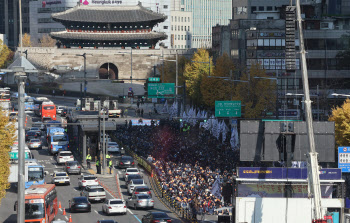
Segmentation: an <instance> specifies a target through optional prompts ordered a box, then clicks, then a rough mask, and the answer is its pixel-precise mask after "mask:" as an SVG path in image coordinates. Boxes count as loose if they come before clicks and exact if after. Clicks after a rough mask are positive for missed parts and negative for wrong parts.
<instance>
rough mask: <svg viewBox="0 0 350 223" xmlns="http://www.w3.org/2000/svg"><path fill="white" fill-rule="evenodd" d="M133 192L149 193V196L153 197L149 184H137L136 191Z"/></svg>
mask: <svg viewBox="0 0 350 223" xmlns="http://www.w3.org/2000/svg"><path fill="white" fill-rule="evenodd" d="M132 194H133V195H134V194H148V195H149V196H151V197H152V193H151V190H150V189H149V187H147V186H136V187H134V191H133V192H132Z"/></svg>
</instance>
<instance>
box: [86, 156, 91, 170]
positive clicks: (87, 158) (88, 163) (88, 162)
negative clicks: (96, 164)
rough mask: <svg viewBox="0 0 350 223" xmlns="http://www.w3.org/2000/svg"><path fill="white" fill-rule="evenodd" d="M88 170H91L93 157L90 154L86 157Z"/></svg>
mask: <svg viewBox="0 0 350 223" xmlns="http://www.w3.org/2000/svg"><path fill="white" fill-rule="evenodd" d="M86 163H87V168H88V169H91V155H90V153H89V154H88V155H87V156H86Z"/></svg>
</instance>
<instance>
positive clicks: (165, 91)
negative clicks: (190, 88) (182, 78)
mask: <svg viewBox="0 0 350 223" xmlns="http://www.w3.org/2000/svg"><path fill="white" fill-rule="evenodd" d="M174 94H175V84H174V83H163V84H161V83H148V97H149V98H173V97H174Z"/></svg>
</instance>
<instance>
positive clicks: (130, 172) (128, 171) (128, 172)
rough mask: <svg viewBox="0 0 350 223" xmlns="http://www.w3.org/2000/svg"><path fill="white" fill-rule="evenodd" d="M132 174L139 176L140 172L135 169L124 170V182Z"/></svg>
mask: <svg viewBox="0 0 350 223" xmlns="http://www.w3.org/2000/svg"><path fill="white" fill-rule="evenodd" d="M132 174H140V171H139V170H138V169H137V168H126V170H125V174H124V180H125V181H127V180H128V176H129V175H132Z"/></svg>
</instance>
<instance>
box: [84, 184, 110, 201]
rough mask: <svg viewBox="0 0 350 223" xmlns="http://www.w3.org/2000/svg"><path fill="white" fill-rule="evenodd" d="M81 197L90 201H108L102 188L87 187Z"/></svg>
mask: <svg viewBox="0 0 350 223" xmlns="http://www.w3.org/2000/svg"><path fill="white" fill-rule="evenodd" d="M80 195H81V196H83V197H87V199H88V200H89V201H105V200H106V191H105V189H104V188H103V187H101V186H86V187H85V188H84V189H83V190H82V191H81V192H80Z"/></svg>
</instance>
